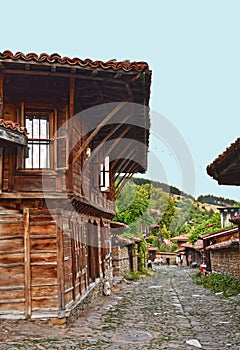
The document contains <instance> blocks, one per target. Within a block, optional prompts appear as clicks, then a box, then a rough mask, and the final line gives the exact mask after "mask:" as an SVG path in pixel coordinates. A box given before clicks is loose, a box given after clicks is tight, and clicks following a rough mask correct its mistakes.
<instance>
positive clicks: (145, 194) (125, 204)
mask: <svg viewBox="0 0 240 350" xmlns="http://www.w3.org/2000/svg"><path fill="white" fill-rule="evenodd" d="M150 196H151V185H149V184H144V185H142V186H136V185H134V184H131V183H129V184H127V185H126V186H125V189H124V192H123V193H122V194H121V195H120V197H119V198H118V200H117V203H116V211H117V215H116V216H115V218H114V220H115V221H120V222H123V223H124V224H127V225H130V224H132V223H134V222H135V221H136V220H137V219H138V218H140V217H141V216H142V215H143V214H144V213H145V212H146V210H147V208H148V206H149V200H150Z"/></svg>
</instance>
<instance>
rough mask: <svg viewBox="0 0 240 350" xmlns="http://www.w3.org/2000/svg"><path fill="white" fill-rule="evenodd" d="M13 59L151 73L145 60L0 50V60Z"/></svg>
mask: <svg viewBox="0 0 240 350" xmlns="http://www.w3.org/2000/svg"><path fill="white" fill-rule="evenodd" d="M9 59H10V60H13V61H25V62H30V61H34V62H37V63H49V64H54V63H59V64H62V65H70V66H79V67H82V68H84V67H86V68H92V69H97V68H102V69H104V70H108V69H113V70H115V71H119V70H123V71H125V72H130V71H136V72H146V73H147V74H149V75H150V74H151V71H150V70H149V67H148V64H147V63H146V62H129V61H122V62H117V61H116V60H115V59H113V60H109V61H107V62H103V61H92V60H91V59H85V60H81V59H80V58H77V57H74V58H69V57H61V56H60V55H59V54H57V53H53V54H51V55H48V54H46V53H41V54H40V55H39V56H38V55H37V54H36V53H28V54H26V55H25V54H23V53H22V52H17V53H15V54H13V53H12V52H11V51H9V50H6V51H4V52H3V53H1V52H0V60H9Z"/></svg>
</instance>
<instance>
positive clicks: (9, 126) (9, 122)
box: [0, 119, 27, 135]
mask: <svg viewBox="0 0 240 350" xmlns="http://www.w3.org/2000/svg"><path fill="white" fill-rule="evenodd" d="M0 126H2V127H4V128H5V129H10V130H13V131H17V132H19V133H21V134H24V135H27V129H26V128H25V127H22V126H20V125H19V124H18V123H16V122H13V121H12V120H4V119H0Z"/></svg>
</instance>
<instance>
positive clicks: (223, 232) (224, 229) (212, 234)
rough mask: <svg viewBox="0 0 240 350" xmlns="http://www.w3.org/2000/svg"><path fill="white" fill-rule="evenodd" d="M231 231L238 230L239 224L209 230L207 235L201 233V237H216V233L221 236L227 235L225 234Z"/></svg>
mask: <svg viewBox="0 0 240 350" xmlns="http://www.w3.org/2000/svg"><path fill="white" fill-rule="evenodd" d="M231 232H238V228H237V226H232V227H228V228H223V229H221V230H218V231H213V232H209V233H206V234H205V235H201V236H200V238H201V239H208V238H210V237H214V236H216V235H218V236H220V235H225V234H228V233H231Z"/></svg>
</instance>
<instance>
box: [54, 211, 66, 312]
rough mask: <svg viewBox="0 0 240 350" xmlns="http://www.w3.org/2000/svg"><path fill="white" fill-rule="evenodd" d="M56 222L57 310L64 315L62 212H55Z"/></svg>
mask: <svg viewBox="0 0 240 350" xmlns="http://www.w3.org/2000/svg"><path fill="white" fill-rule="evenodd" d="M56 223H57V227H56V230H57V281H58V310H59V316H62V317H63V316H64V315H63V312H64V310H65V283H64V252H63V228H62V227H63V220H62V212H61V210H59V211H58V212H57V213H56Z"/></svg>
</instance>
